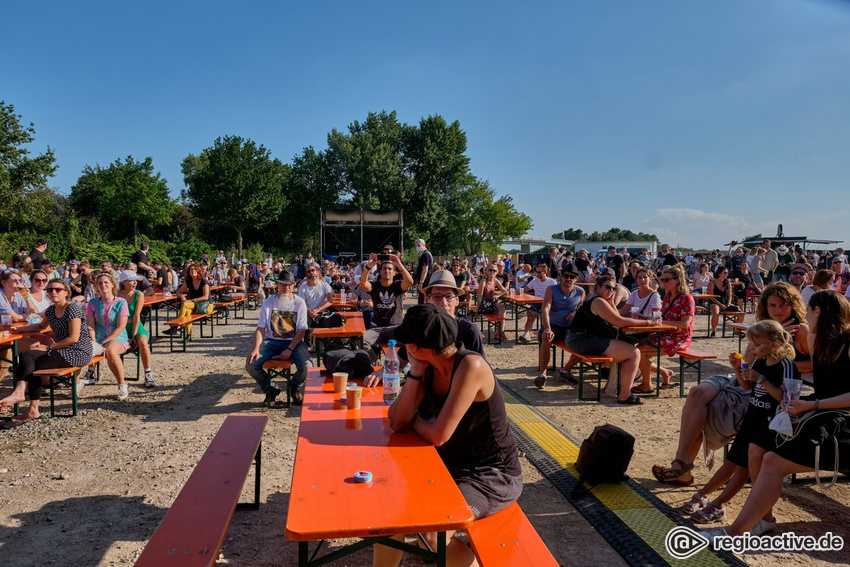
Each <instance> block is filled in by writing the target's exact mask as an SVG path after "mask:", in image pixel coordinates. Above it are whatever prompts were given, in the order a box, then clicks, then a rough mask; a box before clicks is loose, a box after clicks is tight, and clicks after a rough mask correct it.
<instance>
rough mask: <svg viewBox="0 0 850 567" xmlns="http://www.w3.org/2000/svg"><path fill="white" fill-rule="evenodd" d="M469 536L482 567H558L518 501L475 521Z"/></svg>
mask: <svg viewBox="0 0 850 567" xmlns="http://www.w3.org/2000/svg"><path fill="white" fill-rule="evenodd" d="M466 536H467V539H468V540H469V544H470V545H471V546H472V551H473V553H475V556H476V557H477V558H478V563H479V564H480V565H481V566H482V567H494V566H495V567H514V566H516V565H534V567H546V566H557V565H558V562H557V561H555V558H554V557H552V554H551V553H550V552H549V548H547V547H546V544H545V543H543V540H542V539H540V535H538V533H537V530H535V529H534V526H532V525H531V522H529V521H528V518H527V517H526V516H525V514H524V513H523V512H522V509H521V508H520V507H519V505H518V504H517V503H516V502H514V503H513V504H511V505H510V506H508V507H507V508H505V509H504V510H502V511H500V512H496V513H495V514H493V515H492V516H488V517H486V518H482V519H480V520H475V522H473V524H472V526H470V527H469V528H467V530H466Z"/></svg>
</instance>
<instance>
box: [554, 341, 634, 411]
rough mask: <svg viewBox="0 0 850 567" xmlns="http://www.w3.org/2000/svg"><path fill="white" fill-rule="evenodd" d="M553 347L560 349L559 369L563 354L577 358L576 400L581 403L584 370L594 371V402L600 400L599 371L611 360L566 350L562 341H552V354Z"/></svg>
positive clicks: (600, 375)
mask: <svg viewBox="0 0 850 567" xmlns="http://www.w3.org/2000/svg"><path fill="white" fill-rule="evenodd" d="M555 347H557V348H559V349H561V350H562V351H563V352H562V353H561V367H563V366H564V353H568V354H569V355H570V356H575V357H576V358H578V360H579V362H578V365H577V366H578V399H579V400H581V401H583V400H584V399H585V398H584V371H585V370H596V401H597V402H598V401H599V400H601V399H602V374H601V372H600V371H601V370H602V367H603V365H604V364H611V363H613V362H614V359H613V358H609V357H607V356H586V355H583V354H578V353H575V352H573V351H571V350H570V349H568V348H567V345H566V344H565V343H564V342H563V341H553V342H552V349H553V351H552V352H553V353H554V352H555V351H554V349H555ZM554 362H555V355H554V354H553V355H552V363H553V364H554ZM617 372H618V376H617V385H618V387H619V384H620V377H619V367H618V369H617Z"/></svg>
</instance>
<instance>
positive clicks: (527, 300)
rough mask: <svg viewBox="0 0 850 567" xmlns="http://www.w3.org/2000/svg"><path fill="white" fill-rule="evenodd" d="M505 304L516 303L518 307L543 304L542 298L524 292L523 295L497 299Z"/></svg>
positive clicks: (505, 296) (503, 296) (504, 296)
mask: <svg viewBox="0 0 850 567" xmlns="http://www.w3.org/2000/svg"><path fill="white" fill-rule="evenodd" d="M499 299H501V300H502V301H504V302H506V303H517V304H519V305H530V304H533V303H543V298H542V297H537V296H536V295H534V294H533V293H530V292H526V293H524V294H523V295H502V296H501V297H499Z"/></svg>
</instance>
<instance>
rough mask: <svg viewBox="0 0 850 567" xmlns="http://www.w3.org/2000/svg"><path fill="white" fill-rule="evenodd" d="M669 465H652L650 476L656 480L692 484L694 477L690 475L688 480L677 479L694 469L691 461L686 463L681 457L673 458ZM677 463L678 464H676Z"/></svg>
mask: <svg viewBox="0 0 850 567" xmlns="http://www.w3.org/2000/svg"><path fill="white" fill-rule="evenodd" d="M670 464H671V466H669V467H667V468H664V467H662V466H661V465H653V466H652V476H654V477H655V480H657V481H658V482H671V483H675V484H684V485H688V484H693V483H694V477H693V475H691V478H690V480H689V481H683V480H679V479H681V478H682V477H683V476H685V475H686V474H688V473H689V472H691V471H692V470H693V469H694V464H693V463H686V462H684V461H682V460H681V459H673V462H672V463H670ZM676 465H678V466H676Z"/></svg>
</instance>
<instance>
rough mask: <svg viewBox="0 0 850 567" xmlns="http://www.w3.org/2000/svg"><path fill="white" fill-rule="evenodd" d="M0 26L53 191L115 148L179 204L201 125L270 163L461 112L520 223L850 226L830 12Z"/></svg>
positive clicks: (493, 6) (845, 134) (687, 230)
mask: <svg viewBox="0 0 850 567" xmlns="http://www.w3.org/2000/svg"><path fill="white" fill-rule="evenodd" d="M3 19H4V25H3V33H2V34H0V47H2V53H3V57H2V59H0V98H2V99H5V100H6V102H7V103H11V104H14V105H15V109H16V112H17V113H18V114H22V115H23V118H24V120H25V121H27V122H30V121H31V122H34V123H35V127H36V131H37V140H36V144H35V145H34V147H33V150H34V151H40V150H43V149H44V147H45V146H47V145H48V144H49V145H50V146H51V147H52V148H53V149H54V150H55V152H56V157H57V161H58V163H59V166H60V169H59V171H58V173H57V175H56V177H55V178H54V179H53V181H52V183H51V185H53V186H55V187H56V188H58V189H59V190H60V191H61V192H63V193H68V192H70V188H71V186H72V185H73V184H74V183H75V182H76V180H77V178H78V176H79V175H80V172H81V170H82V169H83V167H84V166H85V165H87V164H89V165H94V164H96V163H99V164H101V165H106V164H108V163H110V162H112V161H114V160H115V159H116V158H123V157H125V156H127V155H132V156H133V157H134V158H136V159H143V158H145V157H146V156H151V157H152V158H153V161H154V166H155V167H156V168H157V170H159V171H160V172H161V173H162V174H163V176H164V177H165V178H166V179H167V180H168V184H169V187H170V188H171V190H172V192H173V193H174V195H175V196H176V195H177V194H178V193H179V191H180V190H181V189H182V188H183V187H184V185H183V177H182V174H181V173H180V162H181V161H182V159H183V158H184V157H185V156H186V155H187V154H189V153H198V152H200V151H201V150H202V149H203V148H205V147H209V146H211V145H212V143H213V141H214V140H215V138H217V137H218V136H223V135H239V136H243V137H249V138H252V139H254V140H256V141H257V142H259V143H261V144H263V145H265V146H266V147H267V148H268V149H269V150H270V151H271V152H272V154H273V155H274V156H275V157H278V158H280V159H281V160H282V161H284V162H289V161H290V160H291V159H292V157H293V156H294V155H296V154H299V153H300V152H301V150H302V149H303V148H304V147H306V146H313V147H315V148H316V149H317V150H321V149H324V148H325V147H326V136H327V134H328V132H330V130H331V129H332V128H337V129H340V130H343V129H345V128H346V127H347V126H348V125H349V124H350V123H351V122H353V121H355V120H360V121H362V120H363V119H365V117H366V115H367V113H369V112H370V111H381V110H387V111H391V110H395V111H397V112H398V115H399V118H400V120H402V121H404V122H407V123H417V122H418V121H419V119H420V118H422V117H424V116H428V115H431V114H439V115H441V116H443V117H444V118H445V119H446V120H448V121H453V120H458V121H459V122H460V124H461V127H462V128H463V129H464V131H465V132H466V134H467V138H468V155H469V157H470V158H471V165H472V169H473V173H474V174H475V175H477V176H478V177H480V178H482V179H487V180H489V181H490V183H491V185H492V186H493V187H494V188H495V189H496V190H497V191H498V192H499V194H508V195H511V196H513V199H514V202H515V204H516V206H517V208H518V209H519V210H522V211H524V212H526V213H527V214H529V215H530V216H531V217H532V219H533V220H534V228H533V230H532V231H531V234H534V235H545V236H548V235H550V234H551V233H553V232H556V231H560V230H563V229H565V228H568V227H576V228H582V229H583V230H585V231H588V232H590V231H593V230H605V229H608V228H610V227H612V226H616V227H619V228H628V229H632V230H636V231H637V230H640V231H645V232H654V233H656V234H658V235H659V237H661V238H662V239H663V240H665V241H668V242H670V243H671V244H673V245H677V244H681V245H682V246H696V247H712V248H713V247H718V246H720V245H721V244H722V243H724V242H727V241H728V240H730V239H732V238H740V237H742V236H745V235H748V234H753V233H757V232H761V233H764V234H770V235H772V234H774V233H775V230H776V225H777V224H778V223H780V222H781V223H783V224H784V227H785V234H786V235H808V236H809V237H814V238H830V239H836V240H844V239H845V238H846V237H847V236H848V235H847V232H848V229H847V227H848V222H847V221H848V219H850V204H848V195H850V191H848V185H850V157H848V156H850V104H848V101H850V4H848V3H847V2H839V1H836V0H832V1H827V0H747V1H740V0H711V1H707V0H705V1H702V0H694V1H687V2H682V1H679V0H677V1H651V0H641V1H640V2H631V1H627V0H619V1H611V0H600V1H596V2H576V1H572V0H570V1H558V2H551V3H550V2H540V3H536V2H532V3H525V4H523V3H518V2H498V1H487V2H484V1H476V2H462V1H453V2H444V1H431V2H406V1H399V0H394V1H385V2H369V1H364V2H350V1H347V2H341V1H340V2H330V1H328V2H321V1H320V2H280V1H275V2H251V1H246V2H241V3H239V2H219V1H214V0H209V1H205V2H194V1H192V2H190V1H177V2H175V1H173V0H171V1H169V2H136V3H127V2H114V1H109V2H67V1H63V2H57V1H44V2H13V3H9V5H7V6H5V7H4V10H3ZM848 241H850V239H848ZM846 244H850V242H848V243H846Z"/></svg>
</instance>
